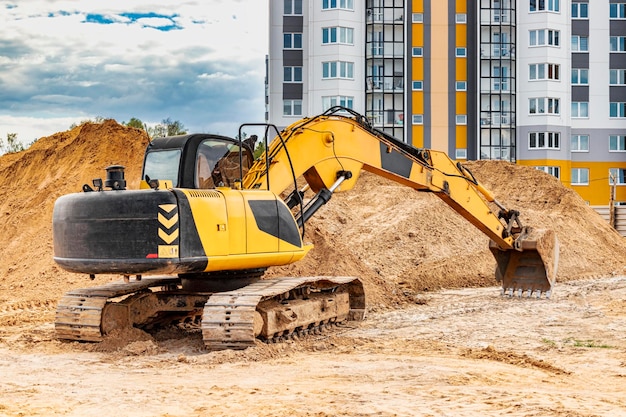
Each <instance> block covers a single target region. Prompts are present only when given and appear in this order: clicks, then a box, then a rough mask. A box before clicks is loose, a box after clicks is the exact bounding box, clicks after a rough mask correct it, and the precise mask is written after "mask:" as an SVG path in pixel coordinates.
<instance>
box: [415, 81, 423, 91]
mask: <svg viewBox="0 0 626 417" xmlns="http://www.w3.org/2000/svg"><path fill="white" fill-rule="evenodd" d="M423 89H424V81H421V80H413V90H414V91H422V90H423Z"/></svg>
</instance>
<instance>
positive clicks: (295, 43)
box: [283, 33, 302, 49]
mask: <svg viewBox="0 0 626 417" xmlns="http://www.w3.org/2000/svg"><path fill="white" fill-rule="evenodd" d="M283 48H285V49H302V33H283Z"/></svg>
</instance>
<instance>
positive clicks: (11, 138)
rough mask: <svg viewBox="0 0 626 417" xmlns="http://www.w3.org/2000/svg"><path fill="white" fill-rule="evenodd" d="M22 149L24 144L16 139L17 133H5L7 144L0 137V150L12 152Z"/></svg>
mask: <svg viewBox="0 0 626 417" xmlns="http://www.w3.org/2000/svg"><path fill="white" fill-rule="evenodd" d="M23 150H24V145H23V144H22V143H21V142H19V141H18V140H17V133H7V144H6V145H5V144H4V141H3V140H2V139H1V138H0V152H1V153H14V152H20V151H23Z"/></svg>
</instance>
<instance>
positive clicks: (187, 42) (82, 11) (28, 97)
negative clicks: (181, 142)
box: [0, 0, 274, 144]
mask: <svg viewBox="0 0 626 417" xmlns="http://www.w3.org/2000/svg"><path fill="white" fill-rule="evenodd" d="M267 1H268V0H187V1H186V0H160V1H157V2H155V1H147V0H124V1H122V0H106V1H104V0H9V1H5V0H0V16H1V18H0V138H2V139H3V140H6V137H7V134H8V133H17V137H18V140H20V141H21V142H23V143H24V144H29V143H31V142H33V141H34V140H35V139H38V138H41V137H44V136H50V135H52V134H54V133H56V132H60V131H65V130H68V129H69V127H70V126H71V125H72V124H79V123H80V122H82V121H84V120H95V119H97V118H105V119H115V120H117V121H118V122H120V123H122V122H127V121H128V120H130V119H131V118H132V117H135V118H137V119H140V120H141V121H143V122H144V123H147V124H148V125H149V126H151V125H155V124H157V123H160V122H161V121H162V120H164V119H167V118H169V119H170V120H172V121H175V120H178V121H180V122H182V124H183V125H184V127H185V128H186V130H187V131H188V132H190V133H192V132H203V133H204V132H206V133H218V134H222V135H227V136H234V135H236V134H237V129H238V127H239V124H241V123H244V122H262V121H263V119H264V114H265V104H264V78H265V55H266V54H267V53H268V37H269V35H268V24H269V22H268V3H267ZM269 1H274V0H269ZM5 143H6V141H5Z"/></svg>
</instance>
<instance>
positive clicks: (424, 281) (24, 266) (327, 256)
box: [0, 121, 626, 307]
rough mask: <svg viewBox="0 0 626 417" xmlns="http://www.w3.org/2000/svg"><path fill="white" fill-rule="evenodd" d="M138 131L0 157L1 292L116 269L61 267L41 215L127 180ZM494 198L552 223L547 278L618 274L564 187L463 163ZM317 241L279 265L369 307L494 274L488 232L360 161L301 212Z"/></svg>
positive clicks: (3, 298) (612, 251)
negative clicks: (344, 278) (349, 181)
mask: <svg viewBox="0 0 626 417" xmlns="http://www.w3.org/2000/svg"><path fill="white" fill-rule="evenodd" d="M147 142H148V139H147V137H146V136H145V134H144V133H143V132H142V131H140V130H136V129H132V128H127V127H124V126H121V125H119V124H117V123H116V122H114V121H106V122H104V123H102V124H85V125H82V126H79V127H77V128H75V129H72V130H70V131H68V132H62V133H57V134H55V135H53V136H50V137H46V138H42V139H40V140H39V141H37V142H36V143H35V144H34V145H33V146H32V147H31V148H30V149H28V150H27V151H24V152H21V153H18V154H11V155H4V156H2V157H0V221H1V222H2V225H3V226H2V228H3V232H4V233H3V234H4V237H5V238H6V243H5V245H4V248H3V251H2V262H1V263H0V302H8V303H14V302H19V301H37V302H48V301H51V302H53V301H56V300H57V299H58V298H59V297H60V296H61V294H62V293H63V292H65V291H67V290H69V289H71V288H76V287H84V286H90V285H97V284H100V283H103V282H107V281H109V280H112V279H118V277H106V276H102V277H98V278H97V279H96V281H95V282H90V281H89V280H88V279H86V276H84V275H76V274H70V273H66V272H64V271H62V270H61V269H60V268H58V267H57V266H56V265H55V264H54V262H53V261H52V236H51V219H52V208H53V204H54V201H55V200H56V198H57V197H59V196H61V195H63V194H67V193H71V192H78V191H80V189H81V186H82V184H84V183H91V180H92V178H96V177H104V168H105V167H106V166H108V165H111V164H122V165H125V166H126V167H127V169H126V179H127V181H128V187H129V188H137V186H138V181H139V175H140V168H141V162H142V157H143V152H144V149H145V146H146V144H147ZM467 166H468V167H469V168H470V169H471V170H472V171H473V172H474V174H475V176H476V177H477V178H478V179H479V180H480V181H482V182H483V183H484V184H485V185H486V186H487V187H488V188H491V189H492V190H493V191H494V192H495V194H496V196H497V198H498V200H499V201H501V202H502V203H504V204H505V205H506V206H510V207H511V208H515V209H518V210H520V211H521V213H522V220H523V221H524V222H525V223H526V224H529V225H532V226H534V227H538V228H552V229H555V230H556V231H557V233H558V236H559V240H560V242H561V261H560V267H559V273H558V276H557V281H566V280H571V279H577V278H581V277H587V276H600V275H608V274H624V273H626V271H625V270H624V266H625V265H626V243H625V241H624V238H622V237H621V236H619V234H617V232H615V231H613V230H612V229H611V228H610V227H609V226H608V225H607V224H606V222H604V221H603V220H602V219H601V218H600V217H599V216H598V215H597V214H596V213H595V212H594V211H593V210H591V209H590V208H589V207H587V206H586V205H585V203H584V202H583V201H582V199H581V198H580V197H578V195H577V194H576V193H575V192H573V191H572V190H569V189H566V188H564V187H563V186H562V185H561V184H560V183H559V182H558V181H557V180H556V179H554V178H553V177H550V176H549V175H547V174H544V173H543V172H540V171H537V170H534V169H532V168H528V167H522V166H517V165H513V164H509V163H505V162H496V161H480V162H472V163H468V164H467ZM306 230H307V232H306V240H307V241H312V242H313V243H315V245H316V248H315V249H314V250H313V251H312V252H311V253H310V254H309V255H308V256H307V258H305V259H304V260H303V261H301V262H299V263H297V264H293V265H289V266H286V267H281V268H273V269H271V270H270V271H268V274H267V275H268V276H278V275H355V276H360V277H361V278H362V279H363V280H364V282H365V285H366V289H367V291H368V295H369V299H370V301H371V303H372V305H373V307H377V306H382V307H387V306H391V305H394V304H399V303H405V302H419V301H420V294H421V292H422V291H424V290H434V289H438V288H442V287H448V288H449V287H463V286H480V285H495V284H496V282H495V279H494V277H493V271H494V267H495V261H494V259H493V257H492V255H491V254H490V252H489V251H488V239H487V238H486V237H485V236H484V235H483V234H482V233H481V232H479V231H478V230H477V229H475V228H474V227H473V226H472V225H470V224H469V223H468V222H467V221H465V220H464V219H463V218H461V217H460V216H459V215H458V214H456V212H454V211H453V210H452V209H450V208H449V207H448V206H447V205H446V204H444V203H443V202H442V201H441V200H439V199H438V198H437V197H435V196H433V195H431V194H425V193H418V192H415V191H413V190H410V189H408V188H406V187H403V186H400V185H397V184H395V183H393V182H390V181H387V180H384V179H382V178H379V177H376V176H374V175H371V174H367V173H364V175H362V177H361V180H360V181H359V183H358V184H357V186H356V188H355V190H354V191H351V192H349V193H344V194H337V195H335V196H334V197H333V199H332V200H331V202H330V203H329V204H327V205H326V206H325V207H324V208H323V209H321V210H320V211H319V212H318V214H317V215H316V216H315V217H314V218H313V219H312V220H311V221H310V222H309V223H307V229H306Z"/></svg>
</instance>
